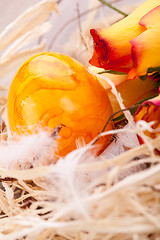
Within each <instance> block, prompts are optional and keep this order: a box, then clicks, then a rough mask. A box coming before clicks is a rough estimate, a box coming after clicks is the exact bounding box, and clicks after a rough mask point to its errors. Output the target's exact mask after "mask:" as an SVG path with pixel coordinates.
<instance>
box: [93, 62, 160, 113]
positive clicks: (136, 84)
mask: <svg viewBox="0 0 160 240" xmlns="http://www.w3.org/2000/svg"><path fill="white" fill-rule="evenodd" d="M89 69H90V71H93V72H96V73H98V72H101V71H102V70H103V69H101V68H96V67H93V66H91V67H90V68H89ZM102 75H103V76H105V77H107V78H109V79H110V80H112V82H113V83H114V85H115V86H116V89H117V91H118V92H119V93H120V94H121V97H122V99H123V102H124V105H125V107H130V106H132V105H133V104H135V103H137V102H139V101H141V100H143V99H146V98H149V97H152V96H153V95H155V91H154V89H155V81H153V80H151V79H146V80H145V81H142V80H141V79H140V78H136V79H134V80H128V79H127V75H117V74H110V73H103V74H102ZM98 80H99V82H100V83H101V84H102V86H103V87H104V88H105V90H106V93H107V95H108V97H109V99H110V102H111V105H112V108H113V112H116V111H118V110H120V106H119V104H118V102H117V99H116V97H115V95H114V94H113V93H112V91H111V86H110V85H109V84H108V83H107V81H106V80H104V79H103V78H101V74H100V75H99V78H98Z"/></svg>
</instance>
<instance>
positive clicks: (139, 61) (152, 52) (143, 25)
mask: <svg viewBox="0 0 160 240" xmlns="http://www.w3.org/2000/svg"><path fill="white" fill-rule="evenodd" d="M91 35H92V37H93V40H94V52H93V56H92V58H91V60H90V63H91V64H92V65H94V66H97V67H101V68H104V69H106V70H107V69H110V70H114V71H121V72H125V73H128V72H129V71H130V72H129V75H128V78H129V79H132V78H135V77H136V76H141V75H145V74H146V73H147V70H148V68H149V67H156V66H159V64H160V54H158V53H159V52H160V45H159V39H160V1H159V0H147V1H146V2H144V3H143V4H142V5H141V6H140V7H138V8H137V9H136V10H135V11H134V12H133V13H131V14H130V15H129V16H128V17H126V18H124V19H122V20H121V21H119V22H117V23H115V24H113V25H112V26H110V27H108V28H106V29H92V30H91ZM131 69H132V70H131Z"/></svg>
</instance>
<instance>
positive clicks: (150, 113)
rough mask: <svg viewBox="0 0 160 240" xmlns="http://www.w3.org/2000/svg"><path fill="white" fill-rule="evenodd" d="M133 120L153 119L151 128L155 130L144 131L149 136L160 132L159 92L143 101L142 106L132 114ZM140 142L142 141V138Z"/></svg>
mask: <svg viewBox="0 0 160 240" xmlns="http://www.w3.org/2000/svg"><path fill="white" fill-rule="evenodd" d="M134 119H135V122H137V121H139V120H144V121H146V122H152V121H154V124H153V125H152V128H153V129H154V130H157V131H155V132H149V131H145V134H146V135H147V136H149V137H151V138H155V137H156V136H157V135H159V134H160V94H159V95H158V96H157V97H155V98H152V99H150V100H148V101H145V102H143V104H142V106H141V107H139V108H138V110H137V112H136V113H135V116H134ZM140 142H141V143H143V141H142V139H140Z"/></svg>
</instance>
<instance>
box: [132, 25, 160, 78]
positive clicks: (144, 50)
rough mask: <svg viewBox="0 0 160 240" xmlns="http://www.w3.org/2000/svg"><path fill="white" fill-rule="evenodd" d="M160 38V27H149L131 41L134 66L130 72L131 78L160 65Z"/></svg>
mask: <svg viewBox="0 0 160 240" xmlns="http://www.w3.org/2000/svg"><path fill="white" fill-rule="evenodd" d="M159 40H160V29H148V30H146V31H145V32H143V33H142V34H140V35H139V36H137V37H136V38H134V39H133V40H131V41H130V42H131V44H132V57H133V61H134V67H133V69H132V70H131V72H130V73H129V74H128V77H129V78H133V76H142V75H145V74H146V73H147V70H148V68H150V67H158V66H160V54H159V53H160V44H159V43H160V41H159Z"/></svg>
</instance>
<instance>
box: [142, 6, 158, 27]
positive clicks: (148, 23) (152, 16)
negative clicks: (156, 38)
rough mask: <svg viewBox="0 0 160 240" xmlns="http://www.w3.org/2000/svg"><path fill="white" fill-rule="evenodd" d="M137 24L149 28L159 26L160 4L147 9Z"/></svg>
mask: <svg viewBox="0 0 160 240" xmlns="http://www.w3.org/2000/svg"><path fill="white" fill-rule="evenodd" d="M139 24H140V25H141V26H144V27H146V28H147V29H149V28H154V29H156V28H160V5H159V6H157V7H155V8H154V9H152V10H151V11H149V12H148V13H147V14H146V15H144V16H143V17H142V18H141V20H140V22H139Z"/></svg>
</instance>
